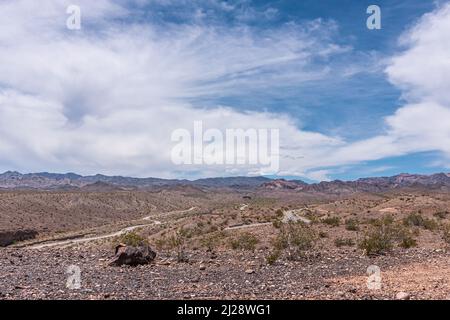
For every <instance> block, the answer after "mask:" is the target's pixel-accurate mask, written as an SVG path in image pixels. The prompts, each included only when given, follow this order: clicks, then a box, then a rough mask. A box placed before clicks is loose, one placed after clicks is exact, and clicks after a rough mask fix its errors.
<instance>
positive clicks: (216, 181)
mask: <svg viewBox="0 0 450 320" xmlns="http://www.w3.org/2000/svg"><path fill="white" fill-rule="evenodd" d="M174 186H194V187H205V188H233V189H258V190H267V191H270V190H292V191H299V192H300V191H302V192H318V193H333V194H341V193H353V192H383V191H387V190H391V189H399V188H427V189H439V188H441V189H442V188H443V189H445V190H447V189H448V188H450V174H448V173H437V174H433V175H418V174H399V175H396V176H393V177H377V178H363V179H358V180H356V181H340V180H335V181H330V182H320V183H313V184H308V183H305V182H303V181H301V180H284V179H269V178H266V177H226V178H207V179H198V180H178V179H159V178H130V177H122V176H105V175H100V174H98V175H94V176H81V175H78V174H75V173H66V174H58V173H48V172H42V173H28V174H22V173H19V172H12V171H8V172H5V173H3V174H0V188H1V189H37V190H55V189H62V190H87V191H95V190H115V189H154V188H161V187H174Z"/></svg>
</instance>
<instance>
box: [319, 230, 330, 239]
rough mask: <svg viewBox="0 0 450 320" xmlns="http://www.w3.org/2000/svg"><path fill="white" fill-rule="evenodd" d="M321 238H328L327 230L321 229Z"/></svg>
mask: <svg viewBox="0 0 450 320" xmlns="http://www.w3.org/2000/svg"><path fill="white" fill-rule="evenodd" d="M319 238H328V233H327V232H325V231H320V232H319Z"/></svg>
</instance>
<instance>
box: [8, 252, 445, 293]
mask: <svg viewBox="0 0 450 320" xmlns="http://www.w3.org/2000/svg"><path fill="white" fill-rule="evenodd" d="M266 254H267V253H266V252H264V251H263V250H260V251H257V252H255V253H248V252H236V251H224V252H219V253H217V254H212V253H207V252H204V251H203V252H200V251H196V252H195V251H193V252H190V259H189V260H190V262H189V263H177V262H176V261H175V260H174V259H173V258H171V257H168V256H164V254H160V255H159V256H158V257H157V259H156V260H155V262H154V263H153V264H151V265H147V266H139V267H134V268H133V267H112V266H109V265H108V262H109V261H110V259H111V258H112V256H113V251H112V250H110V249H108V248H104V247H103V248H102V247H100V246H97V247H96V246H89V247H86V246H77V247H69V248H47V249H42V250H32V249H0V298H1V299H394V298H396V296H397V295H398V293H399V292H401V291H405V290H406V293H407V296H406V298H411V299H447V298H448V297H449V296H450V293H449V292H450V291H449V288H450V276H449V274H450V273H449V271H450V267H449V266H450V264H449V262H450V255H449V254H448V253H447V252H446V251H445V250H425V249H417V248H416V249H409V250H401V251H394V252H392V253H391V254H389V255H386V256H379V257H375V258H369V257H366V256H363V255H362V254H361V252H360V251H359V250H353V249H336V250H331V251H323V252H321V251H319V252H316V253H314V256H311V257H310V258H309V259H305V260H303V261H298V262H292V261H279V262H277V263H276V264H275V265H272V266H269V265H267V264H266V262H265V256H266ZM70 265H75V266H78V267H79V268H80V271H81V288H80V289H72V290H71V289H68V288H66V282H67V279H68V277H69V276H70V274H68V273H66V272H67V268H68V267H69V266H70ZM371 265H376V266H378V267H379V268H380V270H381V283H382V287H381V289H380V290H369V289H368V288H367V279H368V275H367V268H368V267H369V266H371Z"/></svg>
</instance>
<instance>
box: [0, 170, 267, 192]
mask: <svg viewBox="0 0 450 320" xmlns="http://www.w3.org/2000/svg"><path fill="white" fill-rule="evenodd" d="M269 181H271V179H268V178H265V177H229V178H207V179H198V180H193V181H191V180H178V179H159V178H130V177H122V176H105V175H101V174H97V175H94V176H81V175H78V174H75V173H66V174H59V173H48V172H41V173H27V174H22V173H20V172H16V171H7V172H5V173H3V174H0V188H3V189H45V190H51V189H80V188H90V189H92V188H94V187H98V188H108V187H109V188H110V187H122V188H137V189H146V188H155V187H163V186H177V185H192V186H199V187H224V188H254V187H259V186H260V185H262V184H263V183H264V182H269Z"/></svg>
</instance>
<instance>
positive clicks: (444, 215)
mask: <svg viewBox="0 0 450 320" xmlns="http://www.w3.org/2000/svg"><path fill="white" fill-rule="evenodd" d="M433 216H435V217H436V218H439V219H442V220H443V219H445V218H447V216H448V211H439V212H436V213H434V214H433Z"/></svg>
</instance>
